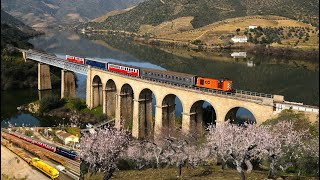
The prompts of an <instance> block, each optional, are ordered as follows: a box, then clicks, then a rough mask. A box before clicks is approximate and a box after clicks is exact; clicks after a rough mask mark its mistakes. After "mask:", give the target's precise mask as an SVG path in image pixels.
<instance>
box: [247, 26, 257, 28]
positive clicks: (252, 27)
mask: <svg viewBox="0 0 320 180" xmlns="http://www.w3.org/2000/svg"><path fill="white" fill-rule="evenodd" d="M257 27H258V26H249V29H256V28H257Z"/></svg>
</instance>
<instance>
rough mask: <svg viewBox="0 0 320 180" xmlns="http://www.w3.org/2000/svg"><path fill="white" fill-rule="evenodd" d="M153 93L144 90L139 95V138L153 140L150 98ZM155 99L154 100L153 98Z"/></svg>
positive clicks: (151, 99) (151, 98)
mask: <svg viewBox="0 0 320 180" xmlns="http://www.w3.org/2000/svg"><path fill="white" fill-rule="evenodd" d="M152 94H153V92H152V91H151V90H150V89H148V88H146V89H143V90H142V91H141V92H140V94H139V100H138V102H139V115H138V117H139V137H141V138H146V139H153V135H154V124H155V122H154V118H153V114H154V112H153V106H152V101H153V97H152ZM155 99H156V98H155Z"/></svg>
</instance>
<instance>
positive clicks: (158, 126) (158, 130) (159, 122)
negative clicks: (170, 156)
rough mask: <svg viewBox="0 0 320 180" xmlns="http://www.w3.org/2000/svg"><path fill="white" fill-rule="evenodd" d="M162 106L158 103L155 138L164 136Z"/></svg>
mask: <svg viewBox="0 0 320 180" xmlns="http://www.w3.org/2000/svg"><path fill="white" fill-rule="evenodd" d="M162 126H163V122H162V106H161V105H156V114H155V124H154V140H155V141H156V140H157V139H160V138H161V136H162V128H163V127H162Z"/></svg>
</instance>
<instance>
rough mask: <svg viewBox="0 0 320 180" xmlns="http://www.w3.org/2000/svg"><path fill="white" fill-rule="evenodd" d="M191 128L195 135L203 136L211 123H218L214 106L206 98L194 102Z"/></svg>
mask: <svg viewBox="0 0 320 180" xmlns="http://www.w3.org/2000/svg"><path fill="white" fill-rule="evenodd" d="M189 113H190V130H191V133H194V134H195V135H200V136H202V135H203V134H204V132H205V128H206V127H208V125H209V124H214V125H215V124H216V120H217V116H216V111H215V109H214V108H213V106H212V105H211V104H210V103H209V102H207V101H204V100H199V101H196V102H195V103H193V105H192V106H191V108H190V112H189Z"/></svg>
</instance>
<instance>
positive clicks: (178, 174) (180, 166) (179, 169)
mask: <svg viewBox="0 0 320 180" xmlns="http://www.w3.org/2000/svg"><path fill="white" fill-rule="evenodd" d="M176 166H177V177H181V174H182V165H181V163H177V164H176Z"/></svg>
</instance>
